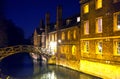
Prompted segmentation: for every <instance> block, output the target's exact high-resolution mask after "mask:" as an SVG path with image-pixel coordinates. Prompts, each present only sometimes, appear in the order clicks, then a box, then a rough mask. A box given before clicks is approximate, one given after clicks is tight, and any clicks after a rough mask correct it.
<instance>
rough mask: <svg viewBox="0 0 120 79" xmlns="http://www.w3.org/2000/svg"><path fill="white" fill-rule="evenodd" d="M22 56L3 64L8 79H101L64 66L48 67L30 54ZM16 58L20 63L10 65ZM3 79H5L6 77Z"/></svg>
mask: <svg viewBox="0 0 120 79" xmlns="http://www.w3.org/2000/svg"><path fill="white" fill-rule="evenodd" d="M20 56H23V55H19V56H17V57H13V58H12V59H11V57H10V59H9V58H8V59H6V61H4V62H2V65H1V66H2V67H1V68H2V74H4V75H5V76H6V78H7V79H100V78H97V77H94V76H91V75H87V74H83V73H80V72H77V71H73V70H71V69H68V68H64V67H62V66H55V65H47V64H46V63H45V62H44V61H42V62H41V61H36V60H32V59H31V57H30V56H29V54H24V56H23V57H20ZM14 58H15V59H14ZM16 58H17V59H19V60H17V62H19V63H16V64H15V63H14V64H12V65H9V64H11V62H15V61H16ZM20 58H22V60H23V59H24V62H23V61H22V62H23V63H22V64H20V61H21V60H20ZM10 60H11V61H10ZM8 75H9V76H8ZM1 78H2V79H5V77H4V78H3V77H1Z"/></svg>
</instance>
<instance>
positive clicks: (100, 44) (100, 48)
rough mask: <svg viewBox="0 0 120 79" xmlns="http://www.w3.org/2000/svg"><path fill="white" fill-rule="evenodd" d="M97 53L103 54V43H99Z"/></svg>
mask: <svg viewBox="0 0 120 79" xmlns="http://www.w3.org/2000/svg"><path fill="white" fill-rule="evenodd" d="M96 53H97V54H102V41H99V42H97V45H96Z"/></svg>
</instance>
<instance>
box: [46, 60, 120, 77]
mask: <svg viewBox="0 0 120 79" xmlns="http://www.w3.org/2000/svg"><path fill="white" fill-rule="evenodd" d="M48 64H56V65H60V66H63V67H67V68H70V69H73V70H76V71H80V72H83V73H87V74H90V75H94V76H97V77H100V78H103V79H120V65H112V64H105V63H99V62H92V61H88V60H82V59H81V60H80V61H76V60H66V59H59V60H56V59H51V60H50V61H49V62H48Z"/></svg>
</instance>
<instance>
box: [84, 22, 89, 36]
mask: <svg viewBox="0 0 120 79" xmlns="http://www.w3.org/2000/svg"><path fill="white" fill-rule="evenodd" d="M84 34H89V21H85V22H84Z"/></svg>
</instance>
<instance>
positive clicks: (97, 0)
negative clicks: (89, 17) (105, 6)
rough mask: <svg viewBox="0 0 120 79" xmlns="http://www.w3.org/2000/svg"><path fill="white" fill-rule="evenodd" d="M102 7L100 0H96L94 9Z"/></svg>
mask: <svg viewBox="0 0 120 79" xmlns="http://www.w3.org/2000/svg"><path fill="white" fill-rule="evenodd" d="M99 8H102V0H96V9H99Z"/></svg>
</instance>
